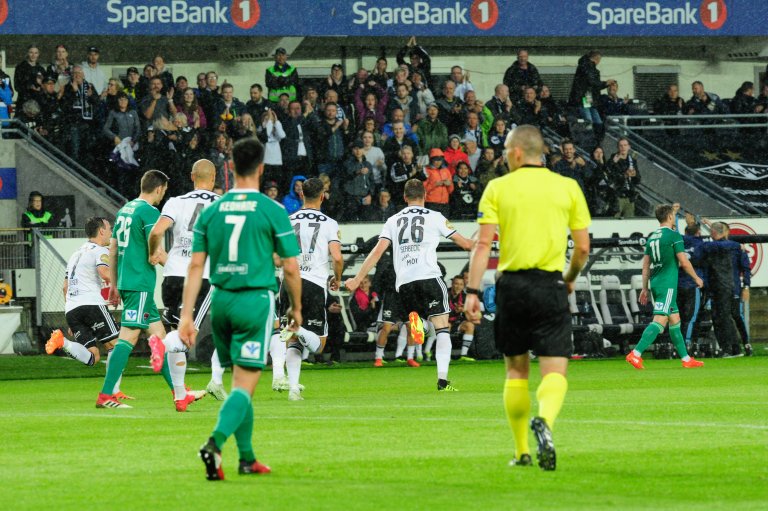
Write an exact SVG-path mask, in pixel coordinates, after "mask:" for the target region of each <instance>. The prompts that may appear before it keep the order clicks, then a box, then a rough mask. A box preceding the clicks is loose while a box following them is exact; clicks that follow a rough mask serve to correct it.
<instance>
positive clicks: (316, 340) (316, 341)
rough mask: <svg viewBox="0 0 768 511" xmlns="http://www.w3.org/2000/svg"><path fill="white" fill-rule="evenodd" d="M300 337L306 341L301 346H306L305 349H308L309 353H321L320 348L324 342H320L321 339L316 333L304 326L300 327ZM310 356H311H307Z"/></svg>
mask: <svg viewBox="0 0 768 511" xmlns="http://www.w3.org/2000/svg"><path fill="white" fill-rule="evenodd" d="M299 336H301V337H302V338H303V339H304V342H302V343H301V344H302V345H303V346H304V348H308V349H309V351H311V352H312V353H317V352H318V351H320V346H322V345H323V344H322V342H321V341H320V337H318V336H317V334H316V333H315V332H310V331H309V330H307V329H306V328H304V327H303V326H300V327H299ZM307 356H309V354H307Z"/></svg>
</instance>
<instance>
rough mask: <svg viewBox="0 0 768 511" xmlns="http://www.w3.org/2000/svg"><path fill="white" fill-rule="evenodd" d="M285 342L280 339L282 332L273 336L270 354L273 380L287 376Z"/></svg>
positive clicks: (270, 343)
mask: <svg viewBox="0 0 768 511" xmlns="http://www.w3.org/2000/svg"><path fill="white" fill-rule="evenodd" d="M285 348H286V346H285V343H284V342H283V341H282V340H280V334H275V335H273V336H272V340H271V341H270V342H269V355H270V356H271V357H272V381H278V380H282V379H283V378H285Z"/></svg>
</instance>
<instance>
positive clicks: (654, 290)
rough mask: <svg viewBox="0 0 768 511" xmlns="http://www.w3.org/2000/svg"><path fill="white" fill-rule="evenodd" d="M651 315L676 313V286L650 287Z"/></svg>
mask: <svg viewBox="0 0 768 511" xmlns="http://www.w3.org/2000/svg"><path fill="white" fill-rule="evenodd" d="M651 297H652V298H653V315H654V316H669V315H671V314H677V313H678V312H679V311H678V309H677V287H673V288H669V287H651Z"/></svg>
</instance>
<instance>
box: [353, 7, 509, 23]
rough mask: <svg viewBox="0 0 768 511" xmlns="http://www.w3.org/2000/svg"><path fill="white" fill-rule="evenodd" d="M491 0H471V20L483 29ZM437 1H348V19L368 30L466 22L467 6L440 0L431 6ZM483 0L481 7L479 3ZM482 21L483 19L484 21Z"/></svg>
mask: <svg viewBox="0 0 768 511" xmlns="http://www.w3.org/2000/svg"><path fill="white" fill-rule="evenodd" d="M491 2H493V4H494V5H495V1H494V0H485V1H482V0H481V1H480V2H475V3H477V4H478V6H477V8H476V9H475V10H476V11H477V12H478V13H479V14H476V16H479V17H477V21H475V19H474V17H473V18H471V19H472V21H473V23H475V25H476V26H477V27H478V28H481V29H482V30H487V29H488V28H490V27H491V26H493V25H490V26H488V27H487V28H483V27H485V25H486V24H487V23H488V22H490V21H491V14H492V12H491V11H492V10H491V9H490V3H491ZM437 3H438V2H437V1H436V0H432V2H413V3H412V4H410V5H406V6H404V7H376V6H371V5H369V2H355V3H353V4H352V13H353V15H354V17H353V18H352V23H354V24H355V25H365V26H366V27H367V28H368V30H373V29H374V28H378V27H379V26H380V25H383V26H391V25H411V26H412V25H469V20H470V17H468V16H467V14H468V13H469V9H468V8H467V7H464V6H462V2H458V1H456V2H453V3H450V2H448V3H447V4H446V3H444V2H440V3H442V4H443V5H442V6H440V7H437V6H435V4H437ZM481 4H484V7H482V6H481ZM481 9H482V10H481ZM494 12H495V14H496V18H498V7H497V8H496V9H495V11H494ZM484 22H485V23H484ZM494 24H495V22H494Z"/></svg>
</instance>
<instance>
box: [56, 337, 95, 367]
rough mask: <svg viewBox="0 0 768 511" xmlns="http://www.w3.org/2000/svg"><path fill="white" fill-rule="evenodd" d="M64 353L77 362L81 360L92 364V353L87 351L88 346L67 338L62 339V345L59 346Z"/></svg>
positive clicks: (86, 363)
mask: <svg viewBox="0 0 768 511" xmlns="http://www.w3.org/2000/svg"><path fill="white" fill-rule="evenodd" d="M61 349H62V350H64V353H66V354H67V355H69V356H70V358H74V359H75V360H77V361H78V362H81V363H83V364H85V365H87V366H92V365H93V353H91V352H90V351H88V348H86V347H85V346H83V345H82V344H78V343H76V342H72V341H70V340H69V339H64V346H62V347H61Z"/></svg>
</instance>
